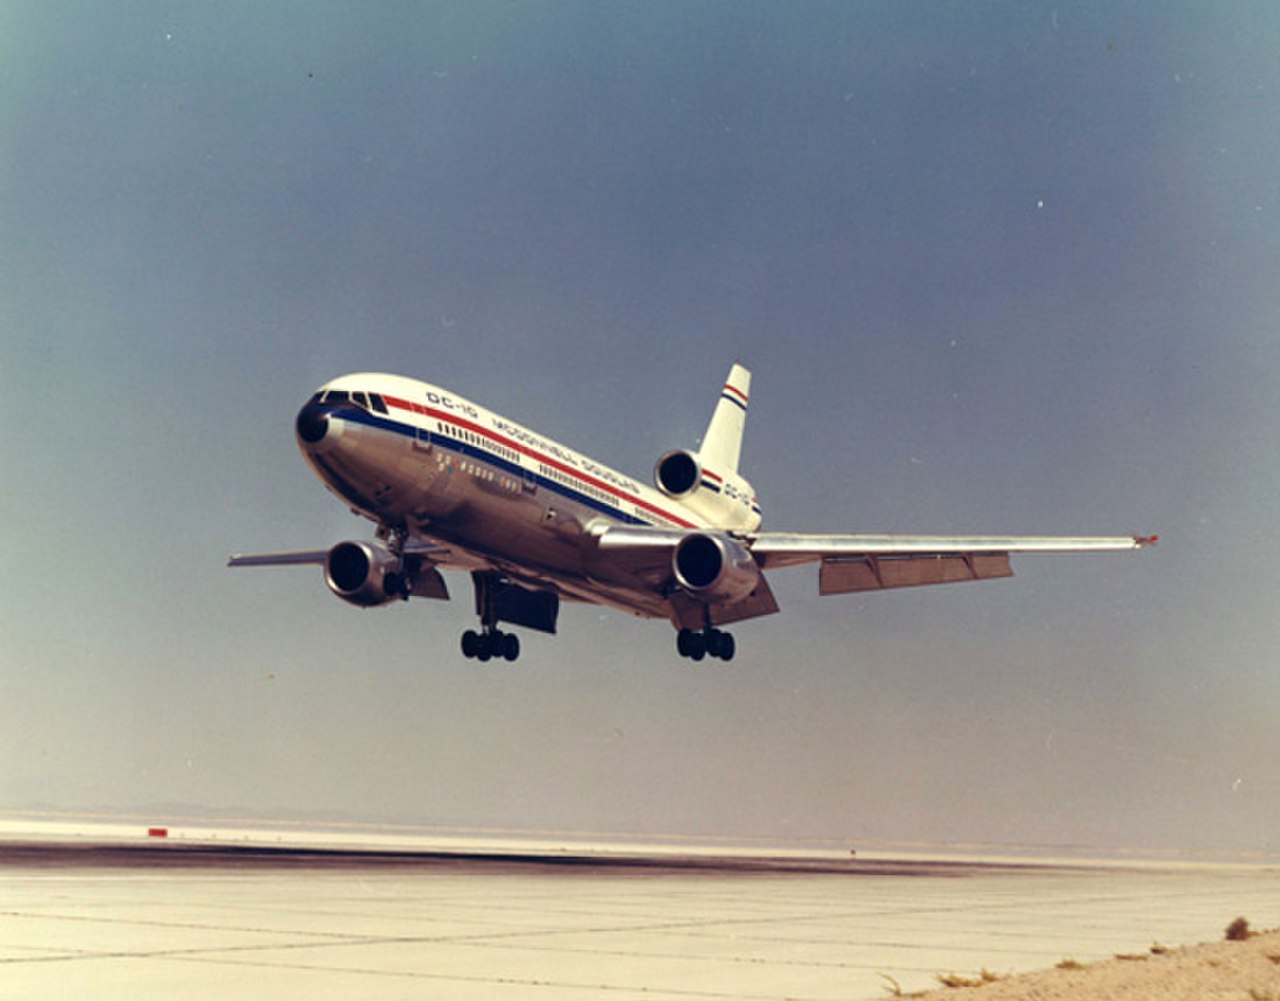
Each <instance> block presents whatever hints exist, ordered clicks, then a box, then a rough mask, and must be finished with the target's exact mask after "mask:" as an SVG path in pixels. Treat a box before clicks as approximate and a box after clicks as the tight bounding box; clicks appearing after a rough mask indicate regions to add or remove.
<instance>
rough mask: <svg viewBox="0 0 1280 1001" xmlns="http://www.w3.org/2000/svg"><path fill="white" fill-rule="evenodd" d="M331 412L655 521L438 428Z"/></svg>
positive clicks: (621, 517)
mask: <svg viewBox="0 0 1280 1001" xmlns="http://www.w3.org/2000/svg"><path fill="white" fill-rule="evenodd" d="M335 416H337V417H341V418H342V419H343V420H345V421H350V422H351V423H353V424H361V425H364V426H365V427H371V428H375V429H376V430H379V431H388V432H390V433H392V434H398V435H400V436H402V437H405V438H413V439H415V440H417V438H418V435H419V433H420V432H425V433H426V435H427V440H429V441H430V443H431V444H432V445H438V446H440V447H441V448H443V449H445V450H446V451H449V452H455V453H457V454H458V455H464V456H467V457H469V458H472V459H478V460H479V461H481V462H484V463H486V464H487V465H489V466H492V467H494V468H495V469H501V470H502V471H503V472H505V473H507V474H508V475H510V476H513V477H515V478H516V479H519V480H521V481H522V482H523V481H526V480H532V481H533V483H534V484H535V485H536V486H537V487H539V488H540V489H543V490H550V491H551V492H552V493H554V494H559V495H560V496H561V497H565V498H567V499H568V500H571V501H573V502H574V503H576V504H581V505H583V506H584V507H589V508H591V509H592V510H593V511H599V512H600V513H601V514H604V515H608V516H609V517H610V518H613V519H614V520H615V521H621V522H622V523H623V524H626V525H652V524H655V522H653V521H647V520H645V519H644V518H638V517H636V516H635V515H634V514H628V513H627V512H626V511H623V510H622V509H621V508H618V507H614V506H613V505H611V504H606V503H605V502H604V501H601V500H598V499H597V498H595V497H592V496H590V495H589V494H585V493H583V492H581V491H579V490H575V489H574V488H573V487H570V486H567V485H566V484H564V483H561V482H559V481H558V480H553V479H551V478H550V477H548V476H543V475H542V474H541V473H536V472H534V471H533V470H531V469H526V468H525V467H524V466H521V465H520V464H519V463H516V462H512V461H511V460H510V459H504V458H503V457H502V456H500V455H494V454H493V453H492V452H489V451H486V450H485V449H483V448H481V447H480V446H478V445H473V444H471V443H470V442H465V441H459V440H458V439H456V438H451V437H450V436H448V435H444V434H440V433H439V432H435V433H432V432H430V431H427V430H426V429H423V428H417V427H414V426H413V425H412V424H403V423H401V422H400V421H393V420H390V419H388V418H386V417H382V416H380V415H378V414H373V413H370V412H369V411H367V410H361V409H360V408H359V407H350V408H348V409H344V410H342V411H341V412H339V413H337V414H335Z"/></svg>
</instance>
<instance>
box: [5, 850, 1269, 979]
mask: <svg viewBox="0 0 1280 1001" xmlns="http://www.w3.org/2000/svg"><path fill="white" fill-rule="evenodd" d="M1241 914H1243V915H1245V916H1246V917H1248V918H1249V920H1250V921H1251V922H1252V923H1253V924H1254V926H1255V927H1264V926H1269V925H1270V926H1274V925H1276V924H1280V871H1278V870H1277V869H1275V868H1273V867H1268V866H1172V865H1170V866H1114V865H1113V866H1101V865H1083V864H1039V863H1037V864H983V863H981V862H980V861H974V860H961V861H946V860H943V861H937V860H933V861H930V860H921V859H892V858H884V859H876V858H872V859H858V860H848V859H846V860H835V859H797V858H782V859H767V858H754V859H752V858H748V857H745V856H728V857H725V858H716V857H712V856H704V855H689V856H672V855H664V856H662V857H659V858H653V859H645V858H642V857H636V856H634V855H631V856H619V857H616V858H605V859H601V858H599V857H596V856H593V855H589V854H579V855H572V854H567V853H565V852H554V853H550V854H548V853H542V852H539V851H526V852H524V853H518V854H512V853H504V852H495V851H483V852H477V853H474V854H468V853H467V852H466V851H447V852H446V851H439V850H433V851H417V852H415V851H407V850H400V851H385V850H384V851H360V850H352V849H346V850H339V851H332V850H321V849H314V848H302V849H297V848H292V847H287V846H286V847H272V846H261V845H247V846H246V845H209V844H171V843H164V842H154V841H149V840H143V839H139V841H138V842H137V843H129V842H124V843H122V842H120V841H119V840H111V841H108V842H85V841H71V840H67V839H62V840H57V841H46V842H42V843H32V842H22V841H9V842H7V843H4V842H0V994H2V995H3V996H4V997H6V998H44V997H49V996H54V995H56V996H92V997H100V998H101V997H107V998H111V997H122V998H123V997H129V998H160V997H164V998H170V997H184V998H222V997H237V998H238V997H246V996H251V997H261V996H287V995H288V994H289V993H294V994H296V995H297V996H305V997H307V998H350V997H379V998H422V997H448V998H486V999H491V998H496V999H500V1001H502V999H549V998H564V997H623V998H629V997H645V998H659V999H667V998H669V999H677V998H740V999H749V998H750V999H754V998H760V999H764V998H769V999H780V998H795V999H815V1001H817V999H842V1001H861V999H871V998H883V997H886V996H887V995H886V990H885V988H886V987H887V986H888V985H889V984H890V981H889V980H887V979H886V977H892V978H893V980H894V981H896V982H897V983H898V984H899V985H900V986H901V988H902V989H903V990H904V991H914V990H920V989H925V988H931V987H936V986H937V982H936V980H935V975H936V974H937V973H939V972H945V971H957V972H961V973H967V974H973V973H975V972H976V971H978V970H980V969H982V968H986V969H989V970H992V971H994V972H998V973H1009V972H1017V971H1024V970H1032V969H1040V968H1045V967H1049V966H1052V965H1054V964H1055V963H1057V962H1058V961H1059V960H1061V959H1063V958H1067V957H1070V958H1074V959H1077V960H1080V961H1082V962H1085V961H1090V960H1094V959H1099V958H1104V957H1110V956H1112V955H1114V954H1116V953H1125V952H1144V951H1146V950H1147V949H1148V948H1149V947H1150V945H1151V944H1152V943H1153V942H1155V941H1159V942H1161V943H1164V944H1167V945H1177V944H1183V943H1188V942H1193V941H1203V940H1212V939H1217V938H1220V937H1221V936H1222V932H1223V929H1224V928H1225V926H1226V924H1227V923H1228V921H1230V920H1231V919H1232V918H1234V917H1236V916H1237V915H1241Z"/></svg>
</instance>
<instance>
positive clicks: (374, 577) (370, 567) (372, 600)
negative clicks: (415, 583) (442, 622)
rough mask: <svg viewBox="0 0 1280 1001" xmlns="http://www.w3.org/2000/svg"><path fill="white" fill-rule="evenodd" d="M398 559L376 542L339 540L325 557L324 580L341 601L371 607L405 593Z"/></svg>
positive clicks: (385, 602) (393, 599)
mask: <svg viewBox="0 0 1280 1001" xmlns="http://www.w3.org/2000/svg"><path fill="white" fill-rule="evenodd" d="M399 564H400V561H399V560H398V559H397V558H396V556H395V554H394V553H392V552H391V550H389V549H388V548H387V547H386V546H384V545H382V544H381V543H378V542H339V543H338V544H337V545H336V546H334V547H333V548H332V549H330V550H329V555H328V556H327V557H326V558H325V561H324V582H325V583H326V584H328V585H329V590H330V591H332V592H333V593H334V594H336V595H337V596H338V597H339V598H341V599H342V600H343V601H349V602H351V604H353V605H360V606H361V607H363V608H373V607H375V606H377V605H385V604H387V603H388V602H392V601H395V600H396V599H397V598H400V597H401V596H402V595H403V594H404V593H405V589H404V581H403V580H402V579H401V577H400V574H399V573H397V568H398V566H399Z"/></svg>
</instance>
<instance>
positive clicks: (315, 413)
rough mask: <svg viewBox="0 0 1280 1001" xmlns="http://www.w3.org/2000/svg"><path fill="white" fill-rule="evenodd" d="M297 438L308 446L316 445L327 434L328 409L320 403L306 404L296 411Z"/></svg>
mask: <svg viewBox="0 0 1280 1001" xmlns="http://www.w3.org/2000/svg"><path fill="white" fill-rule="evenodd" d="M297 428H298V437H299V438H301V439H302V440H303V441H305V442H306V443H307V444H308V445H318V444H320V442H322V441H324V436H325V435H327V434H328V433H329V408H328V407H326V406H324V405H323V404H320V403H308V404H307V405H306V406H305V407H303V408H302V409H301V410H299V411H298V420H297Z"/></svg>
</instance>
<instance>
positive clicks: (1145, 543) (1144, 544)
mask: <svg viewBox="0 0 1280 1001" xmlns="http://www.w3.org/2000/svg"><path fill="white" fill-rule="evenodd" d="M1159 541H1160V536H1158V535H1135V536H1134V537H1133V543H1134V545H1135V546H1137V547H1138V548H1139V549H1146V548H1148V547H1149V546H1154V545H1155V544H1156V543H1157V542H1159Z"/></svg>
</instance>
